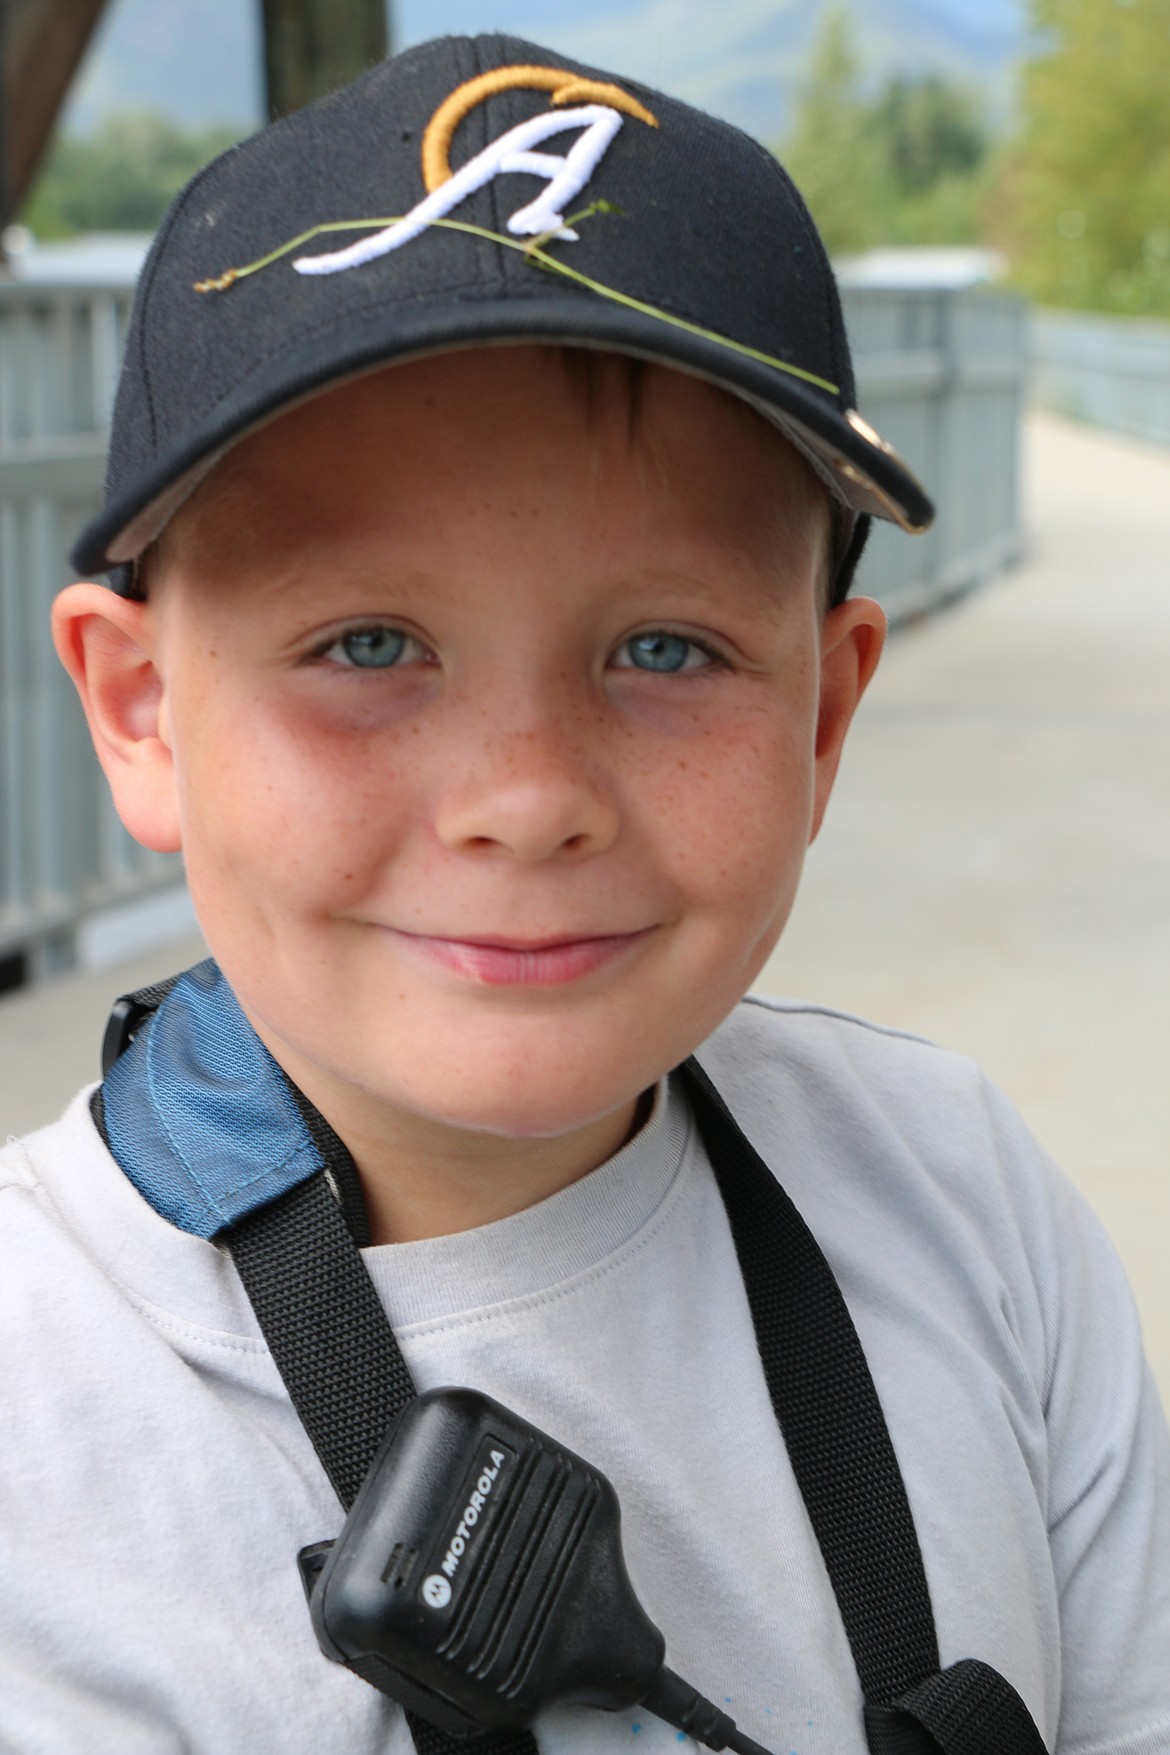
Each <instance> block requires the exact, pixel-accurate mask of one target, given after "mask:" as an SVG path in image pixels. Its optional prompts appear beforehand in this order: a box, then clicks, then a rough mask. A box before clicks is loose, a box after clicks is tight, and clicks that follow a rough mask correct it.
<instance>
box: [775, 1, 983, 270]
mask: <svg viewBox="0 0 1170 1755" xmlns="http://www.w3.org/2000/svg"><path fill="white" fill-rule="evenodd" d="M780 157H781V158H782V159H783V161H784V163H785V165H786V166H787V167H788V169H789V170H790V171H791V173H792V175H793V177H794V178H795V180H796V182H797V185H798V186H799V188H800V191H801V193H802V194H803V196H804V198H805V200H806V201H807V202H808V204H809V207H810V208H811V210H812V214H813V217H814V219H815V220H816V222H817V225H818V226H819V227H820V230H821V233H822V236H823V237H824V239H825V241H826V243H827V245H828V247H829V250H830V252H831V253H832V254H834V255H847V254H852V253H854V252H855V251H859V250H865V249H869V248H870V247H871V246H872V245H875V244H926V243H931V244H966V243H974V242H977V241H979V240H980V239H981V238H982V237H983V234H984V221H983V215H984V209H985V207H986V204H987V199H988V193H989V190H990V189H991V187H992V185H993V183H994V179H995V170H996V155H995V153H994V152H993V151H992V149H991V143H990V140H989V138H988V134H987V131H986V129H985V127H984V124H983V120H982V116H981V114H980V106H979V102H978V100H977V98H976V97H975V96H974V95H973V94H972V93H971V92H969V91H967V90H966V89H965V88H964V87H962V86H959V85H956V84H954V83H953V82H952V81H950V80H947V79H944V78H942V77H941V76H940V75H938V74H927V75H923V76H921V77H918V78H909V77H907V76H906V75H904V74H899V75H897V76H896V77H894V78H892V79H890V80H888V81H887V82H886V84H885V85H884V86H883V87H882V89H881V90H880V91H878V92H877V93H876V95H867V93H866V91H865V88H864V84H863V81H862V74H861V68H860V64H859V61H858V57H857V52H856V49H855V47H854V39H853V28H852V25H851V22H850V18H849V14H848V13H847V11H846V10H845V9H844V8H843V7H840V6H837V7H834V8H832V9H831V11H830V12H829V13H828V14H827V16H826V19H825V23H824V25H823V27H822V30H821V33H820V35H819V37H818V39H817V42H816V45H815V47H814V50H813V55H812V60H811V63H810V66H809V72H808V77H807V79H806V80H805V82H804V85H803V88H802V89H801V91H800V93H799V94H798V99H797V105H796V114H795V119H794V124H793V128H792V131H791V133H790V135H789V138H788V140H787V141H786V143H785V144H784V146H783V147H782V149H781V152H780Z"/></svg>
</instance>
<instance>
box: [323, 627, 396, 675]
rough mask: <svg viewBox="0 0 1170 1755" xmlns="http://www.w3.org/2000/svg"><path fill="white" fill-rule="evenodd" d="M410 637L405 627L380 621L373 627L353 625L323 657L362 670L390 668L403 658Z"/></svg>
mask: <svg viewBox="0 0 1170 1755" xmlns="http://www.w3.org/2000/svg"><path fill="white" fill-rule="evenodd" d="M408 643H411V644H417V642H411V641H410V636H409V635H407V634H404V633H403V632H402V630H401V628H388V627H385V626H383V625H382V624H378V625H376V626H374V627H369V628H350V630H349V631H348V633H345V634H342V635H340V636H339V638H338V639H336V640H334V641H333V643H332V644H331V645H330V646H329V647H328V648H327V649H326V651H325V652H324V653H323V654H322V656H323V657H326V658H333V659H335V660H336V661H337V662H339V663H342V664H351V665H356V666H357V667H358V668H359V669H361V670H389V669H390V668H391V666H392V665H395V664H397V663H398V662H399V660H400V659H401V658H402V655H403V653H404V652H405V651H406V648H407V645H408Z"/></svg>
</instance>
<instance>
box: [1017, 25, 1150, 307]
mask: <svg viewBox="0 0 1170 1755" xmlns="http://www.w3.org/2000/svg"><path fill="white" fill-rule="evenodd" d="M1031 21H1032V24H1033V26H1034V27H1035V29H1036V30H1037V31H1038V32H1039V33H1041V34H1040V37H1039V41H1040V42H1041V43H1042V45H1043V46H1042V50H1041V52H1040V53H1039V54H1037V55H1036V57H1035V58H1034V59H1033V60H1031V61H1030V62H1029V63H1028V64H1027V65H1026V67H1025V69H1024V74H1023V80H1022V90H1021V126H1020V133H1019V137H1018V140H1017V143H1016V147H1015V151H1014V153H1013V156H1012V159H1011V161H1010V164H1009V170H1008V176H1007V178H1006V182H1005V188H1004V192H1003V196H1002V199H1001V200H1000V202H999V203H998V208H997V220H998V225H999V229H1000V232H1001V235H1002V239H1003V242H1004V243H1005V245H1006V246H1007V249H1008V251H1009V254H1010V255H1011V258H1012V261H1013V270H1014V278H1015V279H1016V281H1017V283H1018V284H1019V285H1020V286H1021V287H1022V288H1023V289H1024V290H1025V291H1027V292H1030V293H1032V294H1033V296H1034V297H1036V298H1039V299H1042V300H1045V301H1046V302H1048V303H1051V304H1059V305H1072V306H1076V307H1079V308H1081V309H1085V310H1106V311H1127V312H1135V313H1156V314H1161V315H1168V316H1170V0H1031Z"/></svg>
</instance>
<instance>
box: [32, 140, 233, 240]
mask: <svg viewBox="0 0 1170 1755" xmlns="http://www.w3.org/2000/svg"><path fill="white" fill-rule="evenodd" d="M237 138H238V136H237V135H236V134H235V133H234V132H233V131H232V130H231V129H227V128H217V129H208V130H205V131H201V132H200V133H197V134H184V133H182V132H180V131H179V130H178V129H177V128H175V127H174V126H173V124H172V123H170V122H168V121H167V120H166V118H165V117H163V116H157V115H153V114H151V113H149V112H146V111H127V112H124V113H122V114H120V115H113V116H110V117H109V118H108V119H107V120H106V121H105V122H104V123H103V124H102V126H101V127H100V128H99V129H98V130H97V131H96V132H95V133H94V134H93V135H92V136H90V137H89V138H87V139H69V138H65V137H59V138H58V139H57V140H56V141H55V142H54V144H53V146H52V148H51V150H50V152H49V155H48V158H47V160H46V163H45V166H44V169H43V170H42V172H41V174H40V176H39V177H38V179H37V181H36V183H35V185H34V187H33V190H32V193H31V194H30V196H29V199H28V200H27V201H26V202H25V206H24V211H23V212H22V213H21V215H20V219H21V223H22V224H23V225H27V226H28V227H29V228H30V230H31V231H32V232H34V233H35V235H36V236H37V237H38V238H68V237H72V236H73V235H74V234H75V233H76V232H82V231H103V232H106V231H134V232H149V231H153V230H154V228H155V226H156V225H157V224H158V222H159V220H160V219H161V218H162V216H163V214H164V212H165V211H166V208H167V205H168V203H169V202H170V200H171V197H172V196H173V195H175V194H176V193H177V192H178V190H179V189H181V188H182V186H183V184H184V183H185V182H186V181H187V179H188V178H189V177H190V176H192V175H194V173H195V172H196V171H197V170H198V169H199V167H200V166H201V165H203V164H206V162H207V160H208V159H209V158H212V157H213V156H214V155H215V154H216V153H217V152H222V151H223V149H224V147H226V146H230V145H231V144H232V142H233V141H234V140H235V139H237Z"/></svg>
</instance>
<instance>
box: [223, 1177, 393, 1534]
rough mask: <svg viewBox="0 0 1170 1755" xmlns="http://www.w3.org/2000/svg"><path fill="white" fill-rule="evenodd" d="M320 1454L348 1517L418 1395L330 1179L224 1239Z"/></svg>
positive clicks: (288, 1197) (311, 1184)
mask: <svg viewBox="0 0 1170 1755" xmlns="http://www.w3.org/2000/svg"><path fill="white" fill-rule="evenodd" d="M222 1241H223V1244H224V1246H225V1248H226V1249H227V1250H228V1251H229V1252H230V1254H231V1257H232V1260H233V1261H234V1262H235V1264H236V1267H237V1268H238V1270H239V1275H240V1278H241V1280H242V1281H243V1282H244V1290H245V1291H246V1292H247V1294H248V1298H249V1300H250V1301H251V1305H252V1309H253V1310H254V1311H255V1312H256V1320H257V1322H258V1323H259V1324H260V1328H261V1331H262V1332H263V1335H264V1339H265V1340H266V1341H267V1342H268V1345H269V1348H270V1349H271V1352H272V1357H273V1358H274V1359H275V1361H276V1366H277V1370H278V1371H279V1372H280V1375H281V1377H282V1378H283V1379H284V1385H285V1388H286V1389H287V1390H288V1393H289V1395H290V1397H291V1398H292V1404H293V1407H294V1408H295V1409H296V1411H297V1416H298V1418H299V1419H300V1422H301V1424H302V1426H303V1427H304V1428H305V1431H306V1432H307V1433H308V1434H309V1438H310V1439H311V1441H312V1445H313V1449H314V1450H315V1451H316V1452H317V1455H318V1456H319V1457H320V1459H321V1462H322V1464H323V1465H324V1469H325V1473H326V1474H327V1475H328V1476H329V1479H330V1481H331V1482H332V1484H333V1490H334V1492H335V1493H336V1494H337V1497H338V1498H339V1499H340V1500H341V1503H342V1505H344V1507H345V1509H346V1510H347V1511H348V1510H349V1508H350V1506H351V1505H352V1504H353V1502H354V1500H355V1499H356V1498H357V1492H358V1488H359V1487H360V1486H361V1484H362V1482H363V1481H364V1480H365V1478H366V1472H367V1470H368V1469H369V1466H370V1464H371V1463H372V1462H373V1460H374V1453H375V1452H376V1450H377V1448H378V1446H379V1444H380V1443H381V1442H382V1439H383V1437H384V1435H385V1432H386V1428H387V1426H388V1425H389V1424H390V1422H391V1420H392V1419H393V1418H394V1416H395V1415H396V1414H400V1413H401V1412H402V1410H403V1408H405V1407H406V1406H407V1405H408V1404H409V1403H410V1402H412V1401H413V1400H414V1395H415V1390H414V1384H413V1382H412V1381H411V1376H410V1373H409V1371H408V1370H407V1369H406V1361H405V1360H404V1359H403V1357H402V1354H401V1353H400V1352H399V1350H398V1342H397V1341H396V1340H395V1339H394V1331H393V1329H392V1328H391V1327H390V1324H389V1323H388V1322H387V1320H386V1313H385V1311H384V1310H383V1309H382V1306H381V1304H380V1303H379V1301H378V1294H377V1293H376V1292H375V1291H374V1287H373V1284H372V1282H371V1280H370V1276H369V1274H367V1272H366V1269H365V1265H364V1263H363V1261H362V1258H361V1256H360V1255H359V1254H358V1251H357V1249H356V1248H355V1246H354V1243H353V1239H352V1238H351V1236H350V1234H349V1230H348V1228H347V1226H346V1223H345V1219H344V1217H343V1216H342V1213H341V1209H340V1207H339V1206H338V1204H337V1201H336V1200H335V1199H334V1197H333V1195H332V1193H331V1192H330V1189H329V1185H328V1183H327V1182H326V1180H325V1177H324V1174H323V1173H321V1172H318V1174H317V1175H316V1176H312V1177H310V1178H309V1180H308V1181H307V1182H302V1183H301V1184H300V1186H299V1187H297V1188H292V1189H290V1190H289V1192H288V1193H287V1194H285V1195H282V1196H281V1197H280V1199H279V1200H275V1201H273V1202H272V1203H271V1204H270V1205H269V1206H266V1207H261V1208H260V1210H259V1211H258V1212H255V1213H250V1214H249V1215H248V1217H247V1218H245V1219H241V1220H240V1221H239V1223H238V1224H236V1225H233V1226H232V1228H231V1229H230V1230H229V1231H225V1232H224V1233H223V1236H222Z"/></svg>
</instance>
